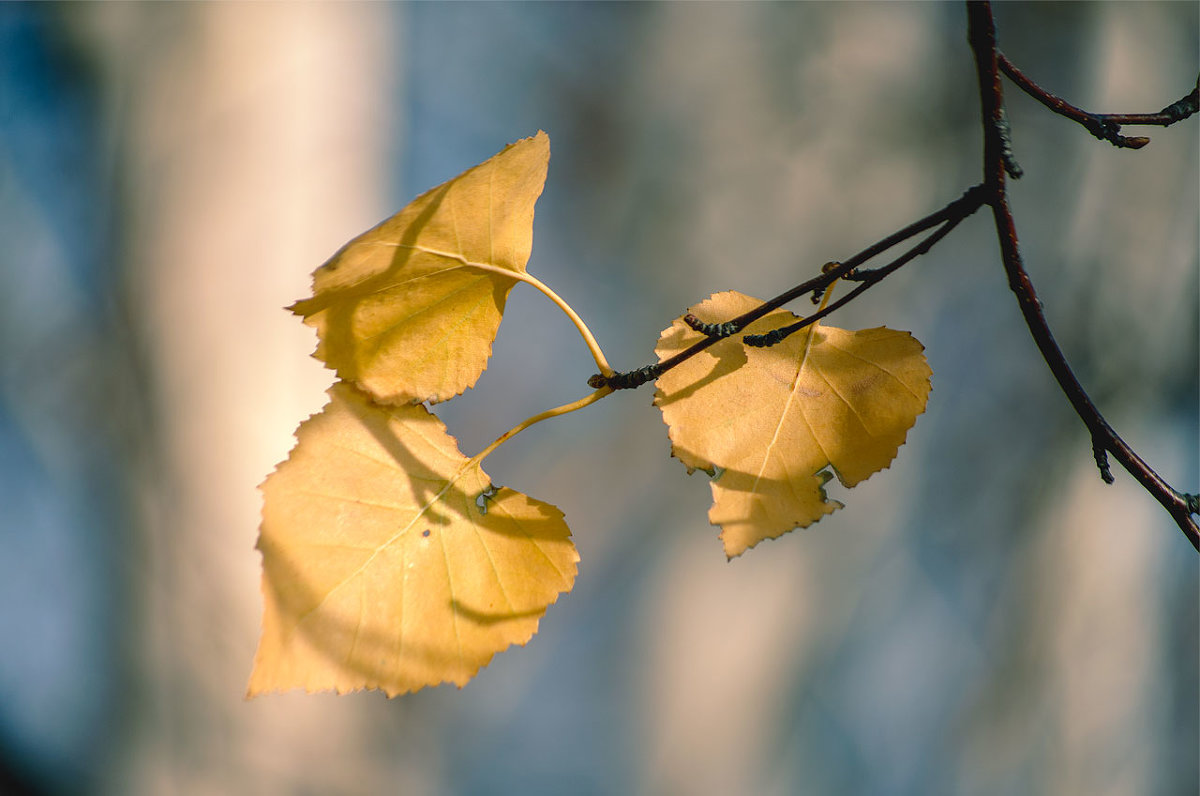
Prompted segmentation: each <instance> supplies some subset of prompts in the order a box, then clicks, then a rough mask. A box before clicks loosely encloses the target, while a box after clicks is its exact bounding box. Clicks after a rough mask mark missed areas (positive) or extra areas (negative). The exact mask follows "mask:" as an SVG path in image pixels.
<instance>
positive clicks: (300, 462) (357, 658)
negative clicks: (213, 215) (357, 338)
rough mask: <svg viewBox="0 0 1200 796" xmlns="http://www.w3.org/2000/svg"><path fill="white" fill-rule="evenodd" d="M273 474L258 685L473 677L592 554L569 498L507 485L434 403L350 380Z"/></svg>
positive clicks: (313, 686)
mask: <svg viewBox="0 0 1200 796" xmlns="http://www.w3.org/2000/svg"><path fill="white" fill-rule="evenodd" d="M329 395H330V399H331V400H330V402H329V404H327V405H326V406H325V408H324V409H323V410H322V411H321V412H320V413H318V414H316V415H314V416H312V417H311V418H309V419H308V420H306V421H305V422H304V423H302V424H301V425H300V428H299V429H298V430H297V432H296V437H297V440H298V443H297V445H296V447H295V448H294V449H293V450H292V452H291V455H290V456H289V457H288V459H287V461H285V462H284V463H283V464H281V465H280V466H279V467H278V469H276V471H275V472H274V473H272V474H271V475H270V476H269V477H268V478H267V480H266V482H265V483H264V484H263V487H262V489H263V494H264V506H263V524H262V529H261V534H260V536H259V542H258V548H259V550H261V551H262V556H263V580H262V585H263V598H264V611H263V632H262V638H261V640H260V642H259V648H258V653H257V654H256V656H255V661H254V671H253V673H252V674H251V678H250V685H249V694H250V695H254V694H259V693H262V692H264V691H275V690H286V689H290V688H303V689H305V690H307V691H316V690H327V689H333V690H335V691H338V692H344V691H352V690H356V689H361V688H379V689H382V690H384V691H386V692H387V693H388V695H390V696H394V695H396V694H401V693H404V692H407V691H415V690H417V689H419V688H422V687H423V686H427V685H436V684H438V683H441V682H452V683H455V684H456V685H459V686H462V685H463V684H465V683H466V682H467V681H468V680H469V679H470V678H471V677H472V676H473V675H474V674H475V673H476V672H477V671H478V670H479V668H480V667H482V666H484V665H486V664H487V662H488V661H490V660H491V658H492V656H493V655H494V654H495V653H497V652H499V651H501V650H503V649H505V648H507V647H508V646H509V645H511V644H524V643H525V642H527V641H528V640H529V639H530V638H531V637H532V636H533V634H534V633H536V632H537V625H538V620H539V619H540V617H541V616H542V614H543V613H545V610H546V607H547V606H548V605H549V604H550V603H553V602H554V601H555V600H556V599H557V598H558V595H559V593H561V592H566V591H569V590H570V588H571V586H572V584H573V583H574V580H575V571H576V562H577V561H578V560H579V556H578V554H577V553H576V551H575V546H574V545H573V544H572V543H571V540H570V530H569V529H568V528H567V526H566V524H565V523H564V522H563V516H562V512H560V511H559V510H558V509H556V508H555V507H554V506H551V505H549V504H546V503H542V502H541V501H537V500H534V499H532V498H530V497H527V496H525V495H523V494H521V493H519V492H514V491H513V490H511V489H506V488H501V489H499V490H498V491H495V492H494V493H492V489H491V482H490V481H489V479H488V477H487V475H486V474H485V473H484V472H483V470H482V469H481V468H480V467H479V465H478V464H477V463H474V462H472V461H469V460H468V459H467V458H466V457H464V456H463V455H462V454H461V453H460V452H459V451H458V447H457V445H456V443H455V441H454V438H453V437H451V436H450V435H449V434H447V433H446V429H445V427H444V426H443V425H442V423H441V421H440V420H438V419H437V418H436V417H434V416H433V415H432V414H430V412H429V410H428V409H426V408H425V407H424V406H422V405H405V406H395V407H381V406H379V405H377V404H374V403H372V402H371V401H370V399H369V398H368V397H367V396H366V395H364V394H363V393H361V392H360V391H358V390H356V389H355V388H353V387H352V386H350V385H348V384H346V383H344V382H339V383H338V384H336V385H334V386H333V388H332V389H330V391H329Z"/></svg>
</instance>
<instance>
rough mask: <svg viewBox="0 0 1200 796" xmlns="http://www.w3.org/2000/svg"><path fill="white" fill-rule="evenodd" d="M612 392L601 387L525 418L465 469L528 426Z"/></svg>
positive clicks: (476, 463)
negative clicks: (575, 399) (567, 402)
mask: <svg viewBox="0 0 1200 796" xmlns="http://www.w3.org/2000/svg"><path fill="white" fill-rule="evenodd" d="M612 392H613V389H612V388H611V387H601V388H600V389H598V390H596V391H595V392H593V393H591V394H590V395H585V396H584V397H582V398H580V399H579V400H578V401H572V402H571V403H569V404H563V405H562V406H556V407H554V408H553V409H547V410H546V411H545V412H540V413H538V414H536V415H534V416H533V417H529V418H526V419H525V420H522V421H521V422H520V423H518V424H517V425H515V426H513V427H512V428H510V429H509V430H508V431H505V432H504V433H503V434H501V435H500V436H499V437H497V438H496V440H495V441H494V442H492V444H491V445H488V446H487V447H486V448H484V449H483V450H481V451H480V452H479V453H477V454H475V455H474V456H472V457H471V459H470V461H469V462H468V463H467V465H466V467H471V466H473V465H478V464H479V463H480V462H482V461H483V460H484V459H486V458H487V457H488V456H491V455H492V454H493V453H495V451H496V449H497V448H499V447H500V446H501V445H503V444H504V443H506V442H508V441H509V440H510V439H512V438H513V437H515V436H517V435H518V434H520V433H521V432H522V431H524V430H525V429H527V428H529V427H530V426H532V425H534V424H536V423H540V422H542V421H543V420H549V419H550V418H552V417H560V416H562V415H567V414H570V413H571V412H577V411H579V410H580V409H583V408H584V407H586V406H591V405H592V404H594V403H596V401H599V400H600V399H601V398H604V397H605V396H607V395H611V394H612ZM464 469H465V468H464Z"/></svg>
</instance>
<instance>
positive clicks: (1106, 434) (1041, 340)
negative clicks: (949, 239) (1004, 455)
mask: <svg viewBox="0 0 1200 796" xmlns="http://www.w3.org/2000/svg"><path fill="white" fill-rule="evenodd" d="M967 38H968V40H969V41H970V44H971V50H972V52H973V54H974V57H975V66H976V74H977V77H978V81H979V97H980V105H981V113H982V121H983V133H984V135H983V166H984V186H985V187H986V190H987V192H988V194H989V196H988V199H987V201H988V204H990V205H991V207H992V217H993V219H994V221H995V224H996V234H997V237H998V238H999V242H1000V257H1001V260H1002V261H1003V263H1004V270H1005V272H1006V273H1007V274H1008V284H1009V287H1010V288H1011V289H1012V291H1013V293H1014V294H1015V295H1016V297H1017V303H1018V305H1019V306H1020V308H1021V314H1022V315H1023V316H1024V318H1025V324H1026V325H1027V326H1028V327H1029V332H1030V334H1031V335H1033V339H1034V342H1035V343H1036V344H1037V347H1038V350H1039V351H1040V352H1041V354H1042V358H1043V359H1045V360H1046V364H1047V365H1048V366H1049V367H1050V371H1051V373H1053V374H1054V378H1055V379H1056V380H1057V381H1058V384H1059V386H1060V387H1061V388H1062V391H1063V392H1064V393H1065V394H1066V396H1067V399H1068V400H1069V401H1070V402H1071V406H1072V407H1073V408H1074V409H1075V412H1076V414H1078V415H1079V418H1080V419H1081V420H1082V421H1083V423H1084V425H1085V426H1087V428H1088V431H1089V432H1090V433H1091V437H1092V449H1093V452H1094V454H1095V456H1096V460H1097V464H1098V466H1100V468H1101V475H1102V476H1103V475H1104V473H1105V471H1106V468H1105V466H1104V465H1105V464H1106V462H1107V455H1106V452H1107V453H1111V454H1112V456H1113V458H1115V459H1116V460H1117V462H1118V463H1120V465H1121V466H1122V467H1124V468H1125V470H1126V471H1127V472H1129V474H1130V475H1132V476H1133V477H1134V478H1135V479H1136V480H1137V481H1138V483H1140V484H1141V485H1142V486H1143V487H1144V488H1145V489H1146V491H1147V492H1149V493H1150V494H1151V495H1152V496H1153V497H1154V498H1155V499H1156V500H1157V501H1158V502H1159V503H1160V504H1162V506H1163V508H1165V509H1166V510H1167V512H1168V513H1169V514H1170V515H1171V517H1172V518H1174V520H1175V522H1176V523H1178V525H1179V528H1180V530H1182V531H1183V533H1184V536H1186V537H1187V539H1188V541H1190V542H1191V543H1192V545H1193V546H1194V547H1195V548H1196V549H1197V550H1200V526H1198V525H1197V522H1196V518H1195V516H1194V515H1195V513H1196V512H1195V511H1194V509H1195V506H1194V505H1193V504H1194V501H1189V496H1188V495H1186V494H1185V493H1181V492H1179V491H1177V490H1176V489H1174V488H1173V487H1172V486H1171V485H1170V484H1168V483H1167V482H1166V481H1165V480H1163V478H1162V477H1161V476H1160V475H1159V474H1158V473H1157V472H1155V471H1154V469H1153V468H1151V467H1150V466H1149V465H1148V464H1146V462H1145V461H1143V460H1142V458H1141V457H1140V456H1138V455H1137V454H1136V453H1135V452H1134V451H1133V449H1132V448H1130V447H1129V445H1128V444H1127V443H1126V442H1125V440H1123V439H1122V438H1121V437H1120V436H1119V435H1118V434H1117V433H1116V431H1114V430H1113V428H1112V426H1110V425H1109V424H1108V421H1106V420H1105V419H1104V416H1103V415H1101V414H1100V411H1099V410H1098V409H1097V408H1096V405H1095V404H1094V403H1092V400H1091V398H1089V397H1088V394H1087V393H1086V392H1085V391H1084V389H1083V387H1082V385H1080V383H1079V380H1078V379H1077V378H1076V376H1075V373H1074V372H1073V371H1072V370H1071V367H1070V365H1069V364H1068V363H1067V360H1066V357H1065V356H1064V355H1063V353H1062V349H1060V348H1059V347H1058V343H1056V342H1055V340H1054V335H1053V334H1052V333H1051V332H1050V326H1049V324H1048V323H1047V321H1046V316H1045V315H1044V314H1043V312H1042V304H1041V301H1039V300H1038V297H1037V293H1036V292H1035V291H1034V288H1033V282H1032V281H1031V280H1030V278H1029V274H1028V273H1027V272H1026V271H1025V266H1024V263H1023V262H1022V259H1021V252H1020V248H1019V247H1018V245H1017V230H1016V225H1015V222H1014V221H1013V216H1012V211H1011V210H1010V209H1009V206H1008V196H1007V194H1006V192H1005V170H1004V158H1003V141H1002V137H1001V134H1000V129H999V124H1000V121H1001V118H1002V113H1003V107H1004V93H1003V87H1002V85H1001V82H1000V69H1001V68H1002V67H1001V63H1002V61H1001V59H1002V56H1000V55H999V53H998V52H997V50H996V30H995V23H994V20H993V17H992V9H991V4H990V3H989V2H988V1H987V0H972V2H968V4H967ZM1109 475H1110V476H1111V473H1109ZM1106 480H1107V479H1106Z"/></svg>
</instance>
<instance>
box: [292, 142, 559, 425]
mask: <svg viewBox="0 0 1200 796" xmlns="http://www.w3.org/2000/svg"><path fill="white" fill-rule="evenodd" d="M549 160H550V139H549V137H548V136H547V135H546V134H545V133H543V132H538V134H537V135H535V136H533V137H532V138H526V139H523V140H521V141H518V142H516V143H515V144H511V145H509V146H508V147H507V148H506V149H504V150H503V151H502V152H500V153H499V154H498V155H495V156H494V157H492V158H491V159H489V160H486V161H484V162H483V163H481V164H480V165H478V166H476V167H475V168H473V169H470V170H468V171H466V172H463V173H462V174H460V175H459V176H457V177H455V178H454V179H452V180H450V181H449V182H446V183H443V184H442V185H439V186H438V187H437V188H434V189H432V190H430V191H428V192H426V193H424V194H422V195H421V196H419V197H417V198H416V199H414V200H413V201H412V203H411V204H409V205H408V206H407V207H405V208H404V209H403V210H401V211H400V212H399V213H397V214H396V215H394V216H392V217H391V218H389V219H388V220H387V221H384V222H383V223H382V224H380V225H379V226H377V227H375V228H374V229H371V230H368V231H367V232H365V233H363V234H362V235H359V236H358V237H357V238H355V239H354V240H352V241H350V242H349V243H347V244H346V245H345V246H343V247H342V248H341V250H340V251H338V252H337V254H335V255H333V257H331V258H330V259H329V261H328V262H326V263H325V264H324V265H322V266H321V267H320V268H318V269H317V270H316V271H315V272H314V273H313V297H312V298H310V299H306V300H304V301H299V302H297V303H296V304H294V305H292V307H291V308H290V309H291V310H292V311H293V312H295V313H296V314H297V315H302V316H303V317H304V322H305V323H307V324H309V325H311V326H314V327H316V329H317V334H318V336H319V337H320V342H319V344H318V345H317V350H316V354H315V356H316V357H317V358H318V359H321V360H323V361H324V362H325V363H326V364H327V365H329V366H330V367H331V368H333V369H334V370H336V371H337V373H338V375H339V376H341V377H342V378H343V379H347V380H349V381H353V382H355V383H356V384H358V386H359V387H361V388H362V389H364V390H366V391H367V392H368V393H370V394H371V395H372V396H374V398H375V399H376V400H377V401H383V402H386V403H420V402H422V401H444V400H446V399H448V398H453V397H454V396H455V395H458V394H459V393H461V392H462V391H463V390H465V389H467V388H468V387H471V386H473V385H474V384H475V381H476V380H477V379H478V378H479V375H480V374H481V373H482V372H483V371H484V369H485V368H486V367H487V360H488V357H489V356H490V355H491V351H492V341H493V340H494V339H495V337H496V330H497V328H498V327H499V325H500V318H501V315H502V314H503V312H504V303H505V300H506V299H507V297H508V292H509V290H511V289H512V286H513V285H514V284H516V282H517V280H518V279H519V278H520V277H519V276H517V275H521V274H524V273H525V264H526V262H527V261H528V260H529V254H530V251H531V249H532V247H533V207H534V204H535V203H536V202H537V198H538V196H539V195H541V192H542V186H543V184H544V183H545V181H546V168H547V164H548V162H549Z"/></svg>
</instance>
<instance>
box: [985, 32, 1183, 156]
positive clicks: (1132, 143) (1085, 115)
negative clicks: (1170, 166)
mask: <svg viewBox="0 0 1200 796" xmlns="http://www.w3.org/2000/svg"><path fill="white" fill-rule="evenodd" d="M996 62H997V65H998V66H999V68H1000V71H1001V72H1003V73H1004V74H1005V75H1006V76H1007V77H1008V78H1009V79H1010V80H1012V81H1013V83H1015V84H1016V85H1017V87H1018V88H1020V89H1021V90H1022V91H1024V92H1025V93H1026V94H1028V95H1029V96H1031V97H1033V98H1034V99H1035V100H1037V101H1038V102H1040V103H1042V104H1043V105H1045V106H1046V107H1047V108H1049V109H1050V110H1052V111H1054V112H1055V113H1057V114H1058V115H1059V116H1065V117H1066V118H1068V119H1070V120H1071V121H1073V122H1077V123H1078V124H1080V125H1082V126H1083V128H1084V129H1086V130H1087V131H1088V132H1089V133H1091V134H1092V135H1094V136H1096V137H1097V138H1099V139H1100V140H1102V141H1108V142H1109V143H1110V144H1112V145H1113V146H1116V147H1124V148H1126V149H1141V148H1142V147H1144V146H1145V145H1146V144H1148V143H1150V139H1149V138H1146V137H1145V136H1124V135H1121V125H1123V124H1142V125H1156V126H1159V127H1167V126H1169V125H1172V124H1174V123H1175V122H1178V121H1180V120H1182V119H1186V118H1187V117H1189V116H1191V115H1192V114H1194V113H1196V110H1197V104H1198V98H1200V80H1197V88H1195V89H1193V90H1192V92H1191V93H1190V94H1188V95H1187V96H1186V97H1184V98H1183V99H1181V100H1179V101H1178V102H1175V103H1172V104H1170V105H1168V106H1167V107H1165V108H1163V109H1162V110H1161V111H1159V112H1158V113H1089V112H1087V111H1085V110H1083V109H1082V108H1077V107H1075V106H1074V105H1072V104H1071V103H1069V102H1067V101H1066V100H1064V99H1063V98H1061V97H1057V96H1055V95H1054V94H1051V93H1050V92H1049V91H1047V90H1046V89H1044V88H1042V87H1041V86H1039V85H1038V84H1037V83H1035V82H1033V81H1032V80H1031V79H1029V77H1028V76H1027V75H1026V74H1025V73H1024V72H1022V71H1021V70H1020V69H1018V68H1017V67H1016V66H1015V65H1014V64H1013V62H1012V61H1010V60H1008V58H1006V57H1005V55H1004V53H1002V52H998V51H997V52H996Z"/></svg>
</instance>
